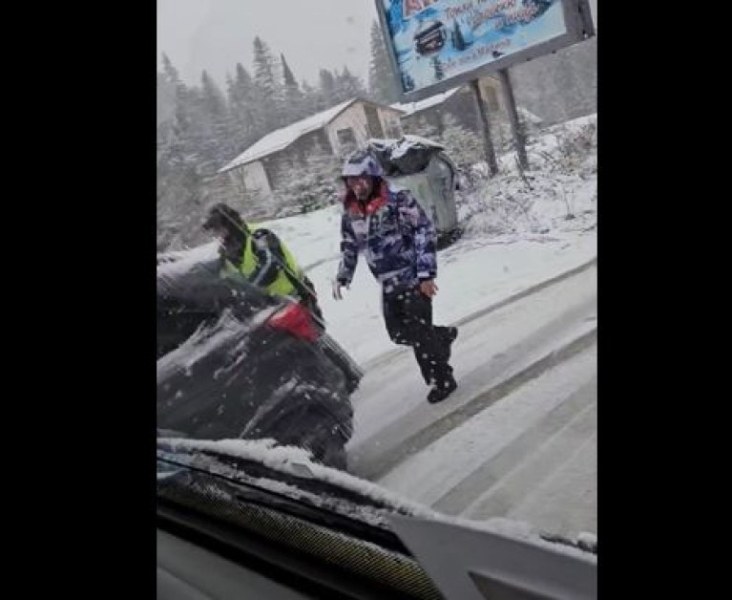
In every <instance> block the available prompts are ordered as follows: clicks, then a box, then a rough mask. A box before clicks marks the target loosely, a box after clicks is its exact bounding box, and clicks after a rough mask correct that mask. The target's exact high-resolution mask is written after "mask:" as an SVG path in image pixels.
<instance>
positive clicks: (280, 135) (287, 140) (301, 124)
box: [219, 98, 366, 173]
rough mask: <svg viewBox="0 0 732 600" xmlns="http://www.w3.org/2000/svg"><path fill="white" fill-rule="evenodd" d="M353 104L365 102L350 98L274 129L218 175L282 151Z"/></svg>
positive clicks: (323, 125)
mask: <svg viewBox="0 0 732 600" xmlns="http://www.w3.org/2000/svg"><path fill="white" fill-rule="evenodd" d="M354 102H366V101H365V100H360V99H359V98H351V99H350V100H346V101H345V102H341V103H340V104H336V105H335V106H333V107H331V108H329V109H327V110H324V111H322V112H319V113H317V114H315V115H311V116H309V117H307V118H305V119H302V120H301V121H297V122H296V123H292V124H290V125H288V126H287V127H282V128H281V129H276V130H275V131H272V132H271V133H268V134H267V135H265V136H264V137H263V138H261V139H260V140H259V141H257V142H255V143H254V144H252V145H251V146H249V148H247V149H246V150H245V151H244V152H242V153H241V154H240V155H239V156H237V157H236V158H235V159H234V160H232V161H231V162H229V163H228V164H226V165H225V166H223V167H222V168H221V169H219V173H224V172H225V171H229V170H231V169H233V168H234V167H238V166H241V165H245V164H247V163H250V162H254V161H255V160H258V159H260V158H263V157H264V156H267V155H269V154H272V153H273V152H279V151H280V150H284V149H285V148H287V146H289V145H290V144H292V143H293V142H294V141H296V140H297V139H299V138H301V137H302V136H303V135H305V134H306V133H310V132H311V131H316V130H318V129H320V128H322V127H325V126H326V125H327V124H328V123H330V122H331V121H332V120H333V119H335V118H336V117H337V116H338V115H339V114H340V113H341V112H342V111H344V110H345V109H346V108H348V107H349V106H350V105H351V104H353V103H354Z"/></svg>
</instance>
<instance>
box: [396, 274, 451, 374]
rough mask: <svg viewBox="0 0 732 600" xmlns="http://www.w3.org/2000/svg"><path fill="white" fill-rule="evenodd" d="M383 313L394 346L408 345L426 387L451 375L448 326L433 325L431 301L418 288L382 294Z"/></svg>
mask: <svg viewBox="0 0 732 600" xmlns="http://www.w3.org/2000/svg"><path fill="white" fill-rule="evenodd" d="M382 298H383V311H384V320H385V321H386V329H387V331H388V332H389V337H390V338H391V339H392V341H393V342H395V343H396V344H402V345H404V346H411V347H412V348H413V350H414V356H415V358H416V359H417V364H418V365H419V369H420V371H421V372H422V377H423V378H424V381H425V383H426V384H427V385H430V384H431V383H434V382H437V383H441V382H443V381H445V380H446V379H448V378H449V377H450V376H451V375H452V367H451V366H450V365H449V364H448V360H449V355H448V352H449V348H450V345H449V341H448V337H447V336H448V331H449V329H448V328H447V327H441V326H438V325H433V323H432V299H431V298H428V297H427V296H425V295H424V294H423V293H422V292H420V291H419V289H417V288H415V289H412V290H407V291H400V292H395V293H392V294H384V295H383V296H382Z"/></svg>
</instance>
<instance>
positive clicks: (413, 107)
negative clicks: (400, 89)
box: [391, 86, 461, 116]
mask: <svg viewBox="0 0 732 600" xmlns="http://www.w3.org/2000/svg"><path fill="white" fill-rule="evenodd" d="M460 87H461V86H458V87H455V88H452V89H451V90H447V91H446V92H442V93H441V94H435V95H434V96H430V97H429V98H425V99H424V100H420V101H419V102H407V103H405V104H399V103H395V104H392V105H391V107H392V108H395V109H396V110H403V111H404V112H405V113H407V114H406V116H409V115H411V114H412V113H415V112H419V111H420V110H424V109H425V108H430V107H432V106H435V105H437V104H442V103H443V102H444V101H445V100H447V99H448V98H450V97H451V96H453V95H454V94H455V93H457V92H458V91H459V90H460Z"/></svg>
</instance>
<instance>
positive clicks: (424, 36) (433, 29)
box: [414, 21, 447, 56]
mask: <svg viewBox="0 0 732 600" xmlns="http://www.w3.org/2000/svg"><path fill="white" fill-rule="evenodd" d="M445 40H447V30H446V29H445V26H444V25H443V24H442V21H424V22H423V23H422V24H421V25H420V26H419V29H418V30H417V33H415V34H414V46H415V48H416V50H417V52H418V53H419V54H421V55H423V56H424V55H426V54H432V53H433V52H437V51H438V50H440V49H441V48H442V47H443V46H444V45H445Z"/></svg>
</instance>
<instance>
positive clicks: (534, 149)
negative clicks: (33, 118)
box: [156, 0, 598, 552]
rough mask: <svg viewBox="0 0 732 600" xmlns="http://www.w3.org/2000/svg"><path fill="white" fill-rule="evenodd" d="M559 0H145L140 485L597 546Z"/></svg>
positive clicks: (577, 90) (577, 181) (579, 238)
mask: <svg viewBox="0 0 732 600" xmlns="http://www.w3.org/2000/svg"><path fill="white" fill-rule="evenodd" d="M580 5H582V6H584V5H585V2H579V1H578V0H572V1H569V0H568V1H567V2H562V1H559V0H552V1H548V2H539V1H538V0H537V1H535V2H534V1H533V0H532V1H530V2H526V1H525V2H478V1H476V0H473V1H468V2H464V1H461V2H456V1H455V2H453V1H452V0H439V1H435V2H421V1H420V2H407V1H395V0H378V1H374V0H363V1H359V2H342V1H339V0H311V2H308V3H299V2H284V1H282V0H273V1H270V2H267V3H260V2H256V3H255V2H253V1H242V0H238V1H233V0H232V1H228V0H227V1H224V0H158V2H157V6H158V49H159V54H158V64H157V71H158V74H157V81H158V105H157V161H158V163H157V177H158V196H157V234H158V238H157V239H158V258H157V261H158V273H157V340H158V343H157V355H156V358H157V419H158V422H157V425H158V494H159V497H160V499H161V500H165V501H167V502H169V503H171V505H172V504H186V503H187V505H188V507H189V508H190V507H192V506H195V507H197V508H196V510H199V511H203V512H205V511H207V510H209V508H205V507H210V502H213V500H212V498H214V497H215V499H216V503H217V504H216V506H217V507H218V508H216V510H217V511H219V510H223V511H224V512H226V511H227V510H235V508H236V507H239V504H238V503H239V501H240V499H241V498H247V499H248V500H252V498H256V502H257V503H259V505H261V506H264V507H270V508H277V507H279V508H283V507H285V508H286V509H287V511H290V512H291V513H292V514H297V515H299V517H301V518H303V519H306V520H313V522H317V523H319V524H321V525H324V526H325V525H327V524H328V523H333V522H337V523H339V524H340V525H339V527H341V529H340V531H343V532H348V533H349V534H350V535H354V536H356V537H359V536H360V537H362V538H363V539H364V540H368V541H369V542H372V543H374V544H376V545H378V546H380V547H383V548H388V549H389V550H390V551H395V552H407V550H406V548H405V546H404V544H403V543H402V542H401V541H400V538H399V537H398V536H397V535H396V533H395V531H394V529H393V524H392V521H391V520H390V518H391V516H392V515H402V516H411V517H424V518H429V519H437V520H443V521H449V522H453V523H461V524H465V525H466V526H469V527H475V528H478V529H480V528H483V529H485V530H493V531H503V532H509V533H512V534H515V535H517V536H519V537H521V536H523V535H524V534H525V533H526V532H527V531H531V532H532V535H535V537H537V538H541V539H544V540H555V541H556V540H559V541H561V542H562V543H566V544H568V545H575V546H579V547H582V548H585V549H587V548H589V549H594V548H595V546H596V542H597V538H596V533H597V260H596V255H597V202H598V200H597V115H596V110H597V109H596V36H590V35H587V34H585V36H584V37H585V39H581V38H582V35H581V34H577V38H576V39H575V40H574V41H573V42H572V43H568V42H566V41H561V42H556V44H557V45H556V46H551V44H552V43H555V42H554V41H552V40H559V39H560V38H561V40H565V38H567V36H564V37H562V36H560V35H559V34H560V33H561V32H565V29H566V30H567V31H569V29H568V28H570V26H571V22H573V21H572V20H571V19H567V18H566V15H567V14H569V13H567V12H565V11H568V10H578V9H577V7H578V6H580ZM590 5H591V6H592V10H593V11H594V3H590ZM573 7H574V8H573ZM434 32H438V33H440V35H439V36H435V35H432V34H433V33H434ZM565 33H566V32H565ZM428 34H430V35H428ZM573 35H574V33H573ZM541 36H544V37H541ZM532 40H533V41H532ZM539 42H541V43H539ZM532 44H535V46H536V48H537V49H536V50H535V52H536V54H535V55H531V56H530V55H529V54H522V53H528V52H531V51H533V50H532V47H533V46H532ZM541 44H548V45H546V46H542V45H541ZM561 44H564V46H562V45H561ZM549 47H551V48H552V49H553V51H552V52H548V51H545V50H544V49H545V48H549ZM542 52H544V53H543V54H542ZM529 57H530V58H531V60H530V61H528V60H527V58H529ZM501 61H503V62H501ZM468 67H470V68H469V69H468ZM466 73H467V74H469V75H470V77H467V75H466ZM466 77H467V78H466ZM196 498H197V500H196ZM211 510H213V509H211ZM236 510H240V508H236ZM311 511H314V512H311ZM217 514H218V513H217ZM226 514H229V513H226ZM232 514H233V513H232ZM231 518H232V519H233V518H234V517H231ZM328 519H335V520H336V521H332V520H331V521H329V520H328ZM234 521H235V519H234ZM234 521H232V523H234ZM233 526H234V525H233V524H232V527H233Z"/></svg>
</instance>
